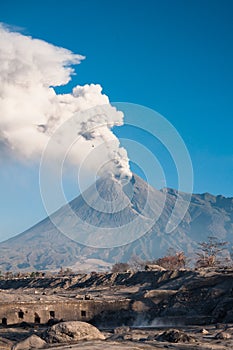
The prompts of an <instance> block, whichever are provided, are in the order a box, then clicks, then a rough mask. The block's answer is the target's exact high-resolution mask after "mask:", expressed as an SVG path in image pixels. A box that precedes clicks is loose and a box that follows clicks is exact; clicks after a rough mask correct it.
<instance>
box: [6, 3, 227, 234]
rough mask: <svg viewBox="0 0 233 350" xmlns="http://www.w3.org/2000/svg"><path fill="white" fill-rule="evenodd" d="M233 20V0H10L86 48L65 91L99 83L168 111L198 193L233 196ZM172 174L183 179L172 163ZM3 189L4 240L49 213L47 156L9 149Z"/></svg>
mask: <svg viewBox="0 0 233 350" xmlns="http://www.w3.org/2000/svg"><path fill="white" fill-rule="evenodd" d="M232 18H233V2H232V1H231V0H229V1H228V0H221V1H220V0H219V1H215V0H209V1H207V0H201V1H198V0H193V1H192V0H189V1H186V0H184V1H179V0H174V1H173V0H170V1H166V0H163V1H157V0H147V1H145V0H144V1H141V0H131V1H129V0H126V1H123V0H122V1H121V0H118V1H115V0H111V1H108V0H98V1H97V0H89V1H84V0H83V1H80V0H73V1H72V0H66V1H57V0H56V1H55V0H54V1H53V0H47V1H45V2H44V1H31V0H28V1H26V0H21V1H17V0H14V1H11V0H2V1H0V22H2V23H5V24H7V25H10V26H12V28H14V30H19V31H20V32H21V33H23V34H25V35H30V36H32V37H34V38H39V39H42V40H45V41H47V42H49V43H52V44H54V45H57V46H61V47H64V48H67V49H69V50H71V51H72V52H74V53H77V54H81V55H84V56H86V59H85V60H84V61H83V62H82V63H81V64H80V65H78V66H77V67H76V68H75V69H76V72H77V75H76V76H74V77H73V78H72V81H71V82H70V83H69V84H68V85H67V86H66V87H63V88H59V89H57V92H59V93H67V92H70V90H71V89H72V87H73V86H75V85H77V84H79V85H84V84H87V83H88V84H91V83H95V84H100V85H101V86H102V87H103V92H104V93H105V94H106V95H107V96H108V97H109V99H110V101H112V102H118V101H120V102H121V101H122V102H131V103H137V104H141V105H144V106H147V107H150V108H152V109H154V110H156V111H158V112H159V113H161V114H162V115H163V116H164V117H166V118H167V119H168V120H169V121H170V122H171V123H172V124H173V125H174V127H175V128H176V129H177V130H178V132H179V133H180V135H181V136H182V137H183V139H184V141H185V143H186V146H187V148H188V150H189V152H190V155H191V158H192V162H193V168H194V179H195V181H194V192H196V193H202V192H210V193H213V194H223V195H225V196H233V187H232V177H233V147H232V146H233V137H232V129H233V104H232V97H233V64H232V62H233V20H232ZM0 69H1V68H0ZM0 117H1V116H0ZM114 131H115V132H116V134H117V135H118V136H119V137H121V136H124V137H126V136H127V132H128V131H127V130H124V128H122V129H120V128H118V130H114ZM146 142H147V140H146V139H145V144H146ZM153 151H154V152H155V153H156V152H157V153H158V154H157V157H158V158H161V155H163V150H161V149H160V148H159V147H158V148H156V147H155V149H153ZM160 152H161V153H160ZM168 169H169V166H168ZM167 171H168V170H167ZM167 178H168V183H167V185H168V186H169V187H176V178H175V176H173V172H172V170H171V172H170V173H168V174H167ZM155 184H156V182H155ZM0 188H1V199H0V205H1V224H0V240H3V239H4V238H7V237H8V236H11V235H14V234H16V233H19V232H21V231H23V230H24V229H26V228H28V227H29V226H30V225H32V224H33V223H36V222H37V221H38V220H40V219H41V218H43V217H44V216H45V212H44V210H43V205H42V203H41V199H40V193H39V185H38V166H37V164H33V165H32V164H29V163H27V164H21V163H18V162H9V161H8V160H7V159H5V158H4V157H3V159H2V160H1V173H0ZM72 189H73V187H72V186H71V187H70V188H69V189H68V193H69V195H70V197H73V196H74V195H75V193H74V195H72V194H73V193H72Z"/></svg>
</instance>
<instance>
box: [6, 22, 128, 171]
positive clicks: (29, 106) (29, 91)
mask: <svg viewBox="0 0 233 350" xmlns="http://www.w3.org/2000/svg"><path fill="white" fill-rule="evenodd" d="M84 58H85V57H84V56H81V55H77V54H74V53H73V52H71V51H69V50H67V49H64V48H61V47H57V46H54V45H52V44H49V43H47V42H45V41H43V40H38V39H33V38H31V37H29V36H25V35H22V34H21V33H17V32H12V31H10V30H9V29H7V28H6V27H5V26H4V25H2V24H0V147H1V152H0V154H1V153H2V150H4V152H6V150H8V151H9V152H13V153H14V154H16V155H17V157H19V158H21V159H29V160H37V159H40V157H41V154H42V152H43V150H44V148H45V147H46V145H47V143H48V141H49V139H50V138H51V137H52V136H53V134H54V133H55V132H56V131H57V130H58V129H59V127H61V126H62V125H63V123H64V122H66V121H68V120H69V119H70V118H72V117H73V116H74V115H77V118H76V119H75V120H76V123H75V128H76V132H77V142H76V144H75V145H74V146H73V147H72V149H71V151H70V153H69V161H70V162H71V163H76V164H77V163H80V162H82V161H83V159H84V158H85V157H86V156H87V155H88V154H89V153H90V152H91V151H92V150H93V148H95V149H98V147H99V146H100V145H101V152H99V153H98V152H97V151H96V155H95V157H90V159H91V160H90V161H89V162H87V164H86V166H87V167H89V168H92V170H93V169H94V170H96V171H99V169H100V168H102V169H103V170H104V172H106V171H107V172H111V173H112V174H114V175H117V176H120V177H122V176H129V177H131V171H130V168H129V160H128V156H127V152H126V150H125V149H124V148H122V147H120V142H119V140H118V139H117V137H116V136H115V135H114V134H113V132H112V130H111V129H112V128H113V127H114V126H116V125H122V124H123V113H121V112H120V111H117V110H116V109H115V108H114V107H112V106H111V104H110V102H109V99H108V97H107V96H106V95H104V94H103V93H102V88H101V86H100V85H98V84H90V85H84V86H76V87H74V88H73V90H72V92H71V93H67V94H57V93H56V91H55V87H58V86H62V85H66V84H67V83H68V82H69V81H70V80H71V77H72V75H73V74H74V69H73V68H72V65H77V64H79V63H80V62H81V61H82V60H83V59H84ZM64 138H66V141H67V138H68V139H69V135H61V138H60V140H59V144H58V145H57V147H56V149H54V154H52V153H53V152H52V153H51V158H53V157H54V158H56V155H57V153H58V152H59V150H60V149H62V147H63V144H67V142H63V141H64ZM100 153H101V154H100ZM103 164H104V166H103Z"/></svg>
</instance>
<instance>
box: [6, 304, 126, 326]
mask: <svg viewBox="0 0 233 350" xmlns="http://www.w3.org/2000/svg"><path fill="white" fill-rule="evenodd" d="M129 307H130V301H129V300H128V299H122V300H115V301H101V300H82V301H70V300H64V302H61V301H59V302H55V301H54V302H48V301H44V302H15V303H0V324H1V323H2V324H5V325H6V324H7V325H9V324H17V323H21V322H23V321H24V322H29V323H47V322H48V320H49V319H51V318H56V319H63V320H64V321H89V320H91V319H92V318H93V317H94V316H96V315H98V314H99V313H101V312H102V311H106V310H111V311H115V310H121V309H124V310H127V309H129Z"/></svg>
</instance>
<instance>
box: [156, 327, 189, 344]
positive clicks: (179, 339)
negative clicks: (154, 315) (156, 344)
mask: <svg viewBox="0 0 233 350" xmlns="http://www.w3.org/2000/svg"><path fill="white" fill-rule="evenodd" d="M156 340H158V341H167V342H170V343H186V342H187V343H193V342H195V339H194V338H193V337H191V336H190V335H188V334H186V333H184V332H182V331H179V330H178V329H169V330H167V331H165V332H163V333H162V334H160V335H158V336H157V337H156Z"/></svg>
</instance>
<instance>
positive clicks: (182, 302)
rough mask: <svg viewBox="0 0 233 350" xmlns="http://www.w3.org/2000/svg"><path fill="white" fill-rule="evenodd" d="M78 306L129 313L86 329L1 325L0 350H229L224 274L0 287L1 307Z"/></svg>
mask: <svg viewBox="0 0 233 350" xmlns="http://www.w3.org/2000/svg"><path fill="white" fill-rule="evenodd" d="M82 299H83V300H85V302H86V303H88V302H90V303H91V302H93V301H95V302H98V303H101V302H104V301H105V302H106V301H107V300H110V301H116V302H117V300H123V299H125V300H127V301H129V303H128V305H129V306H128V308H124V309H119V310H116V309H115V311H111V310H103V311H101V312H100V313H99V314H97V315H96V316H95V317H93V318H92V319H90V320H89V321H88V323H85V322H80V321H72V322H70V321H69V320H62V322H60V323H57V324H54V325H52V324H51V325H49V324H29V323H27V322H21V323H19V324H17V325H8V326H6V325H1V326H0V337H1V338H0V349H11V348H14V349H15V350H17V349H18V350H20V349H32V348H36V349H39V348H50V349H55V348H56V349H57V348H61V349H68V348H69V349H70V348H72V349H86V350H88V349H89V350H98V349H101V348H102V347H103V346H105V347H106V348H108V349H110V350H111V349H112V350H114V349H135V350H136V349H165V348H169V349H199V350H204V349H216V350H221V349H227V348H230V349H231V348H233V270H230V269H222V270H216V269H199V270H196V271H192V270H182V271H161V272H155V271H148V272H146V271H141V272H140V271H139V272H133V271H132V272H128V273H114V274H112V273H111V274H110V273H95V274H93V273H92V274H80V275H75V276H70V277H62V278H58V277H57V278H46V277H44V278H33V279H32V278H25V279H12V280H2V281H0V304H1V305H3V304H6V303H8V304H9V303H12V302H14V301H15V302H16V301H17V302H19V301H20V300H22V301H23V303H27V302H28V301H30V302H32V301H34V302H35V303H36V302H37V301H39V302H40V303H42V304H43V303H46V302H48V301H51V302H59V301H62V302H63V303H66V302H68V301H70V300H82ZM88 300H89V301H88ZM56 322H59V320H57V321H56ZM32 336H33V337H32ZM84 340H85V342H84ZM103 342H104V345H103ZM35 344H36V345H35ZM54 346H56V347H54Z"/></svg>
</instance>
